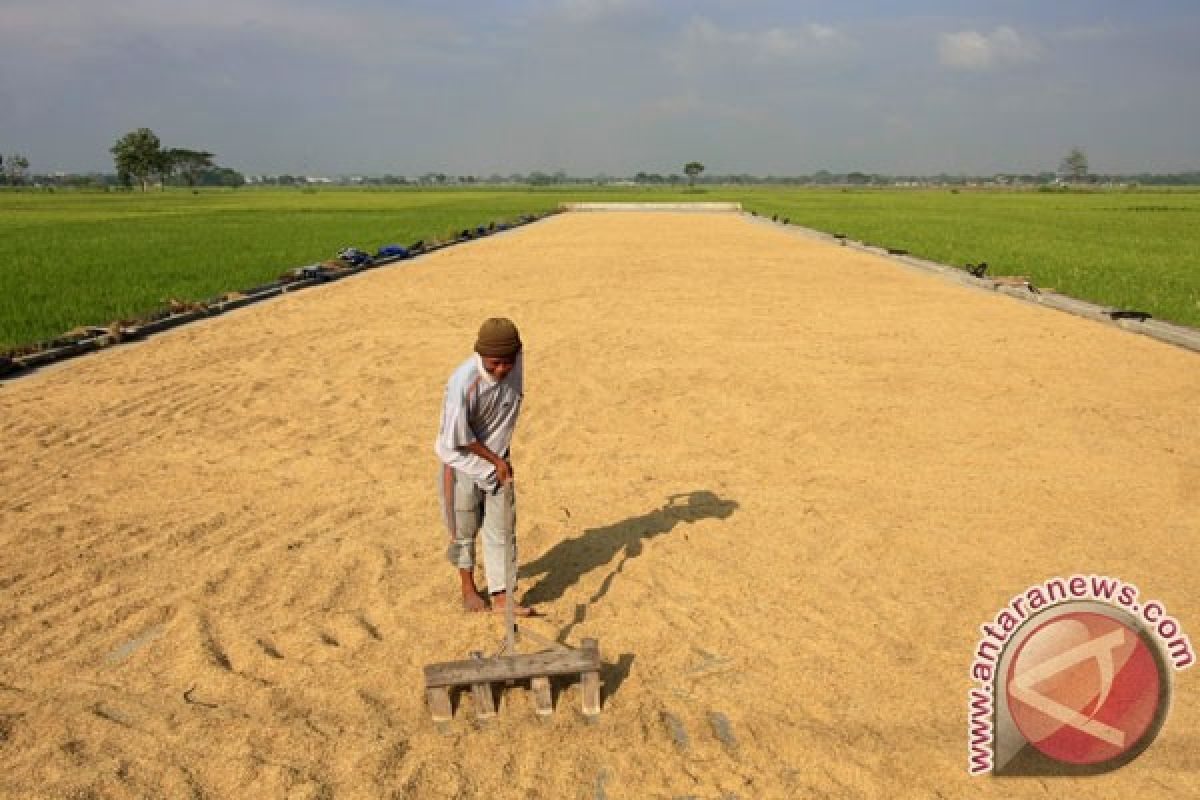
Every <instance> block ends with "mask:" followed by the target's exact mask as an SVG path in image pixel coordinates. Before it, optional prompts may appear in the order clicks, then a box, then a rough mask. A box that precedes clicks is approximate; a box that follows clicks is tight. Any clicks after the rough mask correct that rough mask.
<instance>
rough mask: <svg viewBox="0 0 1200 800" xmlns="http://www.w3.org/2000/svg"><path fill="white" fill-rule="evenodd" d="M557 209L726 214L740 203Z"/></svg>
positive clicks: (615, 204)
mask: <svg viewBox="0 0 1200 800" xmlns="http://www.w3.org/2000/svg"><path fill="white" fill-rule="evenodd" d="M559 208H560V209H561V210H563V211H635V212H636V211H687V212H702V213H713V212H727V211H741V210H742V204H741V203H725V202H696V203H688V202H679V203H669V202H658V203H655V202H646V203H637V202H628V203H620V202H612V203H595V202H593V203H561V204H560V205H559Z"/></svg>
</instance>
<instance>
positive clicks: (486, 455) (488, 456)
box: [462, 441, 513, 486]
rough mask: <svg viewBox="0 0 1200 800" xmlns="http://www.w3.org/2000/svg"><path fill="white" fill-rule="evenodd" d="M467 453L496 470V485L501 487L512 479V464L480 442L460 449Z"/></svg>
mask: <svg viewBox="0 0 1200 800" xmlns="http://www.w3.org/2000/svg"><path fill="white" fill-rule="evenodd" d="M462 449H463V450H466V451H467V452H468V453H474V454H475V455H477V456H479V457H480V458H482V459H484V460H485V461H490V462H491V464H492V466H493V467H495V468H496V483H498V484H500V485H501V486H503V485H504V484H506V483H508V482H509V481H511V480H512V479H513V470H512V464H509V463H508V462H507V461H505V460H504V459H503V458H501V457H500V456H498V455H496V454H495V453H493V452H492V451H491V450H489V449H487V447H485V446H484V445H483V443H481V442H477V441H476V442H471V443H470V444H468V445H466V446H464V447H463V448H462Z"/></svg>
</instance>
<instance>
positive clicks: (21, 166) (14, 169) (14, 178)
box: [0, 153, 29, 186]
mask: <svg viewBox="0 0 1200 800" xmlns="http://www.w3.org/2000/svg"><path fill="white" fill-rule="evenodd" d="M0 169H3V171H4V181H5V183H7V184H8V185H9V186H20V185H22V184H23V183H25V176H26V173H27V172H28V171H29V159H28V158H26V157H25V156H23V155H22V154H20V153H12V154H11V155H7V156H0Z"/></svg>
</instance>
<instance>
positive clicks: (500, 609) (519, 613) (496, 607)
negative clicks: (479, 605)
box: [492, 592, 542, 617]
mask: <svg viewBox="0 0 1200 800" xmlns="http://www.w3.org/2000/svg"><path fill="white" fill-rule="evenodd" d="M506 607H507V601H506V600H505V597H504V592H500V593H498V594H494V595H492V611H493V612H494V613H496V614H503V613H504V609H505V608H506ZM513 616H514V617H540V616H542V613H541V612H540V611H538V610H537V609H536V608H534V607H533V606H523V605H521V604H520V603H518V604H517V605H515V606H513Z"/></svg>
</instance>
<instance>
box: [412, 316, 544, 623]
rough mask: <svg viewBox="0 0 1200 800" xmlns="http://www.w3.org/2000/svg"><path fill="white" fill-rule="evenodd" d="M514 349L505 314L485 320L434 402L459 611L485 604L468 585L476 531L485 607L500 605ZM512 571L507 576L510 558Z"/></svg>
mask: <svg viewBox="0 0 1200 800" xmlns="http://www.w3.org/2000/svg"><path fill="white" fill-rule="evenodd" d="M521 349H522V345H521V335H520V333H519V332H518V331H517V326H516V325H514V324H513V323H512V321H511V320H509V319H505V318H502V317H493V318H492V319H489V320H487V321H485V322H484V323H483V325H482V326H481V327H480V328H479V336H478V338H477V339H476V341H475V353H474V354H473V355H472V356H471V357H470V358H468V359H467V360H466V361H464V362H463V363H462V364H461V365H459V367H458V369H456V370H455V371H454V374H453V375H451V376H450V381H449V382H448V383H447V384H446V395H445V398H444V399H443V401H442V425H441V430H440V431H439V433H438V437H437V443H436V445H435V447H434V449H435V450H436V452H437V455H438V458H439V459H441V462H442V469H441V473H440V475H439V488H440V490H441V491H440V492H439V497H440V498H441V506H442V518H443V520H444V521H445V523H446V529H447V532H448V534H449V540H450V544H449V547H448V548H447V550H446V556H447V558H449V559H450V563H451V564H453V565H454V566H455V567H456V568H457V569H458V575H459V581H460V583H461V584H462V599H463V608H465V609H466V610H467V611H484V610H486V609H487V607H488V604H487V602H486V601H485V600H484V599H483V597H482V596H480V594H479V590H478V589H477V588H476V587H475V538H476V534H477V533H478V532H480V531H481V530H482V533H483V569H484V573H485V576H486V578H487V585H488V591H489V593H490V594H491V602H492V609H493V610H495V611H504V609H505V602H506V600H505V594H504V591H505V589H506V588H507V587H506V576H507V569H506V568H507V543H508V537H510V536H512V537H515V536H516V502H515V489H514V487H513V472H512V464H511V463H510V462H509V445H510V444H511V443H512V436H513V431H514V430H515V429H516V426H517V416H518V415H519V414H520V412H521V400H522V398H523V397H524V394H523V392H524V374H525V369H524V357H523V355H522V353H521ZM481 523H482V525H481ZM513 573H514V577H515V573H516V565H515V563H514V565H513ZM514 589H515V587H514ZM513 613H515V614H517V615H519V616H531V615H532V614H534V611H533V609H530V608H526V607H524V606H514V607H513Z"/></svg>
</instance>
